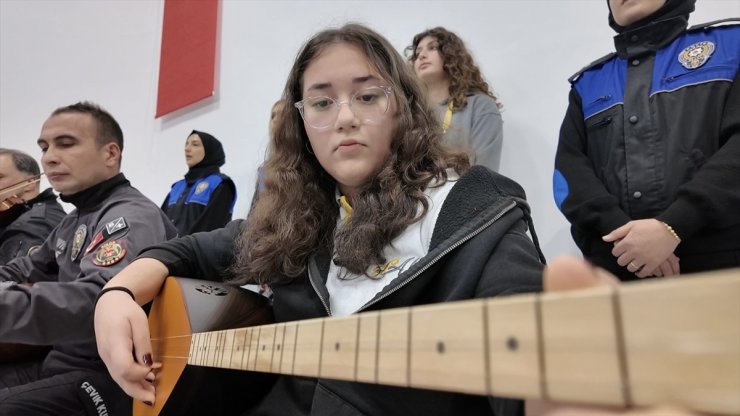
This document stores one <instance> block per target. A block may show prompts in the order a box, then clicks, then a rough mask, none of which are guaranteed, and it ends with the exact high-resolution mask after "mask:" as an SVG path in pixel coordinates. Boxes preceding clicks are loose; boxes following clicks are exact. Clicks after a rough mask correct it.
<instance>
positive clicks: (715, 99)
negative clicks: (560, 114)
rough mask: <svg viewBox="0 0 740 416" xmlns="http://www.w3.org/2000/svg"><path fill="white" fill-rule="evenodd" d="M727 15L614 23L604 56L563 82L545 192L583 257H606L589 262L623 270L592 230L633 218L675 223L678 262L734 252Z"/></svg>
mask: <svg viewBox="0 0 740 416" xmlns="http://www.w3.org/2000/svg"><path fill="white" fill-rule="evenodd" d="M674 3H675V2H674ZM692 9H693V7H692ZM730 20H732V19H730ZM734 20H735V21H734V23H733V22H732V21H729V22H728V21H726V22H720V23H715V24H707V25H699V26H696V27H694V28H691V29H688V30H686V29H685V28H686V25H687V20H686V18H684V17H683V16H680V17H674V18H669V19H666V20H660V21H655V22H651V23H649V24H646V25H642V26H641V27H638V28H635V29H632V30H627V31H624V32H622V33H620V34H619V35H617V36H616V37H615V45H616V49H617V52H616V54H611V55H608V56H607V57H605V58H603V59H601V60H599V61H597V62H595V63H593V64H592V65H590V66H589V67H586V68H585V69H584V70H582V71H581V72H579V73H578V74H576V75H575V76H574V77H572V78H571V79H570V81H571V83H572V86H571V90H570V97H569V106H568V110H567V113H566V115H565V119H564V121H563V124H562V127H561V130H560V141H559V144H558V149H557V154H556V157H555V173H554V178H553V184H554V195H555V200H556V203H557V205H558V207H559V208H560V209H561V210H562V212H563V213H564V214H565V216H566V217H567V218H568V220H569V221H570V222H571V225H572V229H571V230H572V234H573V237H574V240H575V242H576V243H577V244H578V246H579V247H580V249H581V250H582V251H583V253H584V254H585V255H586V257H587V258H591V259H592V261H595V262H596V259H597V258H601V259H606V260H605V261H607V262H608V263H606V264H604V263H599V262H597V264H600V265H602V266H606V267H609V268H610V269H611V270H612V271H613V272H619V271H620V270H622V269H623V268H621V267H619V266H618V265H617V264H616V259H615V258H614V257H613V256H612V255H611V249H612V245H611V243H605V242H603V241H602V239H601V237H602V236H603V235H606V234H608V233H609V232H611V231H612V230H614V229H616V228H618V227H620V226H622V225H624V224H625V223H627V222H628V221H630V220H633V219H642V218H656V219H658V220H660V221H663V222H665V223H667V224H669V225H671V226H672V227H673V228H674V229H675V231H676V233H677V234H678V235H679V236H680V237H681V238H682V240H683V241H682V242H681V243H680V244H679V246H678V248H677V249H676V252H675V253H676V255H677V256H678V257H679V258H682V259H683V258H686V257H688V256H691V255H700V256H701V255H703V254H705V253H721V252H730V253H731V252H733V251H734V252H738V250H740V238H739V237H738V236H740V215H738V212H740V187H738V180H739V179H740V82H738V67H739V66H740V25H738V24H737V22H738V20H737V19H734ZM722 23H724V24H722ZM728 23H729V24H728ZM736 261H737V259H736ZM684 266H685V264H684V263H682V270H681V271H682V272H690V271H698V270H691V269H688V270H687V268H686V267H684ZM707 266H708V267H711V265H707ZM622 271H623V270H622ZM632 277H633V278H634V276H632Z"/></svg>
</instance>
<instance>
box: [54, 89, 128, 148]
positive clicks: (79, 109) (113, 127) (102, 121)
mask: <svg viewBox="0 0 740 416" xmlns="http://www.w3.org/2000/svg"><path fill="white" fill-rule="evenodd" d="M65 113H82V114H90V116H92V118H93V119H94V120H95V124H96V125H97V130H98V131H97V135H96V140H97V141H98V144H99V145H101V146H102V145H104V144H106V143H110V142H115V143H116V144H117V145H118V148H119V149H121V151H123V131H122V130H121V126H119V125H118V122H117V121H116V119H114V118H113V116H112V115H110V113H109V112H107V111H105V110H104V109H103V108H101V107H100V106H99V105H97V104H95V103H92V102H90V101H80V102H78V103H76V104H72V105H68V106H66V107H59V108H57V109H56V110H54V112H53V113H51V115H52V117H53V116H56V115H59V114H65Z"/></svg>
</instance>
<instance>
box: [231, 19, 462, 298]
mask: <svg viewBox="0 0 740 416" xmlns="http://www.w3.org/2000/svg"><path fill="white" fill-rule="evenodd" d="M337 43H347V44H350V45H354V46H356V47H358V48H360V50H362V51H363V52H364V53H365V55H366V56H367V59H368V61H370V63H371V65H373V66H374V68H375V69H376V70H377V72H378V74H379V75H380V77H381V78H382V79H383V80H384V81H385V82H386V83H387V84H388V85H389V86H390V87H391V88H392V90H393V97H394V99H395V102H396V106H395V108H396V109H397V110H396V111H397V112H396V114H394V115H393V117H394V119H395V120H394V121H395V123H396V130H395V134H394V137H393V139H392V142H391V152H390V156H389V158H388V160H387V161H386V162H385V165H384V166H383V167H382V168H381V169H380V171H379V172H377V174H376V175H375V176H374V177H373V178H371V179H370V180H369V181H368V183H367V184H365V185H364V187H362V188H361V189H360V190H359V191H358V192H357V194H356V195H355V196H354V197H353V199H352V206H353V213H352V216H351V217H350V219H349V221H347V222H346V223H343V224H342V225H341V226H340V227H339V228H338V229H337V220H338V215H339V209H338V205H337V201H336V199H335V190H336V182H335V180H334V179H333V178H332V177H331V176H329V174H328V173H326V171H325V170H324V169H323V168H322V167H321V165H320V164H319V162H318V160H317V159H316V157H315V156H314V155H313V154H312V153H311V152H310V151H309V146H308V136H307V135H306V131H305V128H304V125H303V121H302V119H301V116H300V113H299V112H298V110H297V109H296V108H295V107H294V106H293V103H295V102H297V101H300V100H301V99H302V87H303V86H302V81H303V74H304V72H305V70H306V68H307V67H308V65H309V64H310V63H311V61H312V60H313V59H315V58H317V57H318V56H319V55H320V54H321V52H322V51H323V50H324V49H325V48H326V47H327V46H329V45H332V44H337ZM283 99H284V100H285V102H286V103H287V105H286V106H285V107H284V108H283V110H282V111H281V113H280V114H279V115H278V117H279V119H278V125H277V127H276V130H275V135H274V137H273V140H272V141H271V143H270V150H269V152H268V158H267V160H266V162H265V165H264V169H265V171H264V173H265V189H264V191H263V192H262V193H261V194H260V195H259V196H258V198H257V201H256V203H255V205H254V207H253V209H252V211H251V212H250V214H249V217H248V219H247V224H246V227H245V229H244V231H243V232H242V234H241V236H240V237H239V240H238V242H237V247H236V249H237V253H236V262H235V264H234V265H233V267H232V271H233V272H234V273H235V276H236V281H235V283H238V284H243V283H248V282H251V283H273V282H285V281H289V280H291V279H294V278H296V277H299V276H301V275H302V274H303V273H304V272H305V270H306V264H307V261H308V258H309V256H311V255H313V254H315V253H317V252H318V251H319V250H321V249H322V248H323V249H326V250H329V251H328V252H329V253H331V255H332V256H333V259H334V262H335V263H336V264H338V265H340V266H342V267H344V268H345V269H346V270H347V271H350V272H352V273H355V274H363V273H365V271H366V270H367V269H368V267H369V266H371V265H375V264H382V263H385V259H384V258H383V256H382V250H383V248H384V247H386V246H387V245H388V244H389V243H390V241H392V239H393V238H395V237H396V236H398V235H399V234H400V233H401V231H403V230H404V229H405V228H406V227H407V226H408V225H409V224H412V223H414V222H415V221H418V220H419V219H420V217H421V216H423V214H424V213H426V211H427V208H428V206H427V205H428V203H427V200H426V198H425V196H424V189H425V188H426V187H427V186H428V185H429V184H430V182H432V181H434V180H439V181H441V182H444V181H445V180H446V179H447V172H446V171H447V169H448V168H451V169H454V170H455V171H456V172H457V173H458V174H462V173H463V172H464V171H465V170H467V168H468V167H469V161H468V159H467V156H465V155H464V154H457V153H451V152H449V151H448V150H446V149H445V148H443V145H442V144H441V135H442V131H441V129H440V127H439V122H438V121H437V117H436V114H435V112H434V110H433V109H432V108H431V107H430V106H429V104H428V103H427V100H426V98H425V93H424V90H423V89H422V87H421V86H420V85H419V84H418V81H417V79H416V76H415V75H414V73H413V72H412V70H411V69H410V68H409V67H408V65H407V64H406V62H405V61H404V59H403V57H401V55H399V54H398V52H396V50H395V49H394V48H393V46H392V45H391V44H390V43H389V42H388V41H387V40H386V39H384V38H383V37H382V36H381V35H379V34H378V33H376V32H374V31H372V30H371V29H368V28H367V27H364V26H362V25H359V24H347V25H345V26H343V27H341V28H338V29H329V30H324V31H322V32H320V33H318V34H316V35H315V36H314V37H312V38H311V39H310V40H309V41H308V42H307V43H306V44H305V45H304V46H303V48H302V49H301V51H300V52H299V53H298V56H297V57H296V60H295V63H294V65H293V68H292V69H291V71H290V75H289V78H288V81H287V84H286V86H285V90H284V92H283ZM391 108H393V107H391ZM420 204H421V206H422V207H423V213H422V214H420V213H419V212H418V207H419V206H420Z"/></svg>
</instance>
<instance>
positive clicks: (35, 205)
mask: <svg viewBox="0 0 740 416" xmlns="http://www.w3.org/2000/svg"><path fill="white" fill-rule="evenodd" d="M40 173H41V171H40V170H39V165H38V163H36V161H35V160H34V159H33V158H32V157H31V156H29V155H27V154H25V153H23V152H21V151H18V150H13V149H3V148H0V201H6V200H8V199H9V198H10V197H11V196H16V197H18V198H19V199H20V200H21V201H23V202H21V203H18V204H15V205H12V206H10V207H9V208H7V209H5V210H2V211H0V265H3V264H5V263H7V262H9V261H10V260H12V259H14V258H16V257H21V256H25V255H26V254H28V253H29V252H30V251H32V250H34V249H36V248H38V247H39V246H40V245H41V243H43V242H44V240H46V237H47V236H48V235H49V233H51V230H53V229H54V227H56V226H57V225H58V224H59V221H61V220H62V218H64V216H65V215H67V214H66V213H65V212H64V210H63V209H62V206H61V205H59V202H57V197H56V195H54V192H52V190H51V188H47V189H45V190H44V192H39V191H40V187H39V184H38V182H34V183H30V184H28V185H25V186H22V187H20V188H19V189H14V190H12V191H8V192H2V191H1V190H3V189H6V188H8V187H10V186H12V185H15V184H17V183H19V182H22V181H25V180H30V179H33V178H38V176H39V174H40ZM9 205H10V204H9Z"/></svg>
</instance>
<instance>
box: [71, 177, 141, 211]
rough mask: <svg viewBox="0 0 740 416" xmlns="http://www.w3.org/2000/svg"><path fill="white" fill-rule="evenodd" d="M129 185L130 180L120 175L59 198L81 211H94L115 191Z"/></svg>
mask: <svg viewBox="0 0 740 416" xmlns="http://www.w3.org/2000/svg"><path fill="white" fill-rule="evenodd" d="M128 185H130V183H129V181H128V179H126V177H125V176H123V173H119V174H118V175H116V176H114V177H112V178H110V179H107V180H104V181H103V182H100V183H98V184H95V185H93V186H91V187H89V188H87V189H85V190H83V191H80V192H77V193H76V194H73V195H60V196H59V197H60V198H61V199H62V201H64V202H69V203H70V204H73V205H74V206H75V207H76V208H77V209H78V210H79V211H94V210H95V209H96V208H97V207H98V206H99V205H100V203H102V202H103V201H105V200H106V199H107V198H108V196H109V195H110V194H111V192H113V190H114V189H116V188H118V187H119V186H128Z"/></svg>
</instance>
